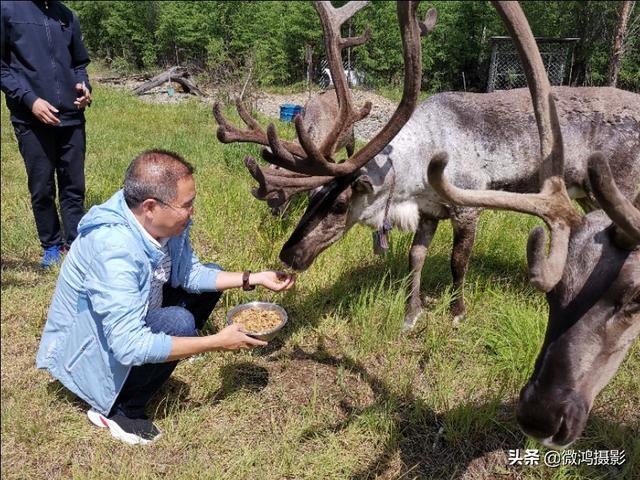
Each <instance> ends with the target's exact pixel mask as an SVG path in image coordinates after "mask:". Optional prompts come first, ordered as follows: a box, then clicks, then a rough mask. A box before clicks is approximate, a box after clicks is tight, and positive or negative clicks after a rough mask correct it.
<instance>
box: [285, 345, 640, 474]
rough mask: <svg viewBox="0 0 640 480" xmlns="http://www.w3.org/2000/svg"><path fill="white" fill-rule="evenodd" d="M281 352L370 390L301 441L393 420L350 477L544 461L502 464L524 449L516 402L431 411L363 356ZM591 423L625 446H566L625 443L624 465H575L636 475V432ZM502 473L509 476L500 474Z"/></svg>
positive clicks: (492, 469)
mask: <svg viewBox="0 0 640 480" xmlns="http://www.w3.org/2000/svg"><path fill="white" fill-rule="evenodd" d="M284 358H288V359H297V360H311V361H314V362H317V363H319V364H323V365H328V366H331V367H333V368H336V369H337V368H339V367H342V368H344V369H347V370H349V371H350V372H352V373H354V374H356V375H357V376H358V377H359V378H360V379H362V381H364V382H366V383H367V384H368V385H369V386H370V388H371V390H372V392H373V402H371V403H370V404H369V405H367V406H365V407H363V408H353V407H349V406H343V404H342V403H341V407H342V408H343V413H344V417H345V419H344V420H340V421H338V422H335V423H332V424H328V425H326V426H325V427H323V428H317V427H314V428H310V429H308V430H307V431H305V432H303V434H302V435H301V441H302V442H306V441H310V440H317V439H318V438H323V437H328V436H330V435H335V434H338V433H340V432H341V431H346V432H348V431H349V427H350V426H351V425H352V424H354V423H359V424H362V420H363V418H366V417H367V416H368V415H369V414H373V415H375V413H376V412H382V413H384V414H385V416H386V417H387V418H391V419H392V421H393V425H392V426H390V427H389V426H384V427H383V428H384V432H381V433H382V435H381V437H383V438H385V437H386V440H385V442H384V444H383V446H382V448H381V449H379V450H380V453H379V454H378V455H377V456H376V457H375V458H371V459H370V460H369V462H368V463H367V464H366V465H365V466H363V467H361V468H360V469H359V470H357V471H356V472H354V473H353V474H352V475H350V476H349V477H348V478H350V479H352V480H361V479H362V480H364V479H370V478H387V477H389V475H392V476H393V478H405V477H406V478H420V479H423V478H424V479H431V478H452V479H461V478H520V476H519V474H520V473H522V472H523V469H526V468H532V469H535V468H542V467H541V466H533V467H523V466H508V457H507V452H508V450H513V449H520V451H521V452H522V451H523V449H525V448H528V447H526V446H525V440H526V437H525V435H524V434H523V433H522V432H521V431H520V429H519V427H518V425H517V422H516V419H515V407H516V405H515V403H514V402H502V401H499V400H496V399H488V400H487V401H486V402H485V403H462V404H460V405H458V406H456V407H455V408H453V409H451V410H448V411H446V412H444V413H436V412H434V411H433V410H432V409H431V408H430V407H428V406H427V405H426V404H425V403H424V401H423V400H422V399H420V398H418V397H416V396H414V395H413V394H412V393H408V394H399V393H397V392H395V391H394V390H393V389H392V388H390V386H389V385H388V384H386V383H385V382H384V381H382V380H381V379H380V378H378V377H377V376H376V375H374V374H372V373H370V371H369V370H368V369H367V368H366V366H364V365H363V364H362V363H360V362H357V361H354V360H353V359H351V358H348V357H347V356H340V357H338V356H335V355H333V354H331V353H330V352H329V351H327V350H326V349H325V348H324V346H323V344H322V342H320V343H319V345H318V348H317V349H316V351H314V352H312V353H307V352H305V351H303V350H301V349H296V350H295V351H294V352H292V353H287V354H280V355H278V356H274V358H273V360H276V359H284ZM589 422H590V423H591V424H592V425H600V428H606V429H607V430H608V431H609V432H613V436H614V437H615V438H622V439H623V445H602V446H597V447H594V446H593V445H588V446H584V447H583V448H582V449H581V448H580V440H579V441H578V444H577V446H576V447H572V448H574V449H577V450H589V449H591V450H593V449H594V448H601V449H607V450H608V449H612V448H613V449H624V450H625V451H626V452H627V462H629V464H628V465H624V466H623V467H621V468H617V467H613V466H610V465H605V466H598V467H591V466H588V465H581V466H579V467H575V468H577V469H578V471H580V473H582V474H586V475H587V477H588V478H592V476H593V475H596V474H597V476H598V477H599V478H611V479H614V478H616V479H618V478H629V479H631V478H637V477H635V476H634V469H635V468H636V467H635V466H634V465H633V462H634V459H633V458H630V457H634V456H636V455H638V454H640V452H639V451H638V445H637V442H636V441H635V439H636V438H638V433H639V432H638V431H636V430H634V429H632V428H629V427H626V426H622V425H619V424H615V423H611V422H610V421H608V420H605V419H602V418H599V417H598V416H597V415H591V418H590V420H589ZM368 425H375V423H374V424H372V423H368ZM369 428H372V427H371V426H370V427H369ZM373 428H374V429H375V426H374V427H373ZM593 428H595V429H598V427H593ZM590 430H591V429H590V428H589V427H588V428H587V432H586V433H585V434H583V436H587V435H589V432H590ZM373 433H374V434H375V432H373ZM534 448H541V447H534ZM541 458H542V453H541ZM541 465H542V461H541ZM625 467H626V468H625ZM636 473H637V472H636ZM503 475H507V477H502V476H503ZM585 478H586V477H585Z"/></svg>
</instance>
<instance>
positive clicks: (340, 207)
mask: <svg viewBox="0 0 640 480" xmlns="http://www.w3.org/2000/svg"><path fill="white" fill-rule="evenodd" d="M348 209H349V205H348V204H347V202H342V201H341V202H337V203H336V204H335V205H334V206H333V213H337V214H339V215H342V214H344V213H347V210H348Z"/></svg>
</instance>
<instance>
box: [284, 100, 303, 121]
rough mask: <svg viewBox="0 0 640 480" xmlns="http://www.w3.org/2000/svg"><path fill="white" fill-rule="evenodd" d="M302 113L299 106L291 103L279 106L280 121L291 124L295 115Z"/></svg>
mask: <svg viewBox="0 0 640 480" xmlns="http://www.w3.org/2000/svg"><path fill="white" fill-rule="evenodd" d="M303 111H304V108H302V106H301V105H294V104H292V103H284V104H282V105H280V121H282V122H291V121H292V120H293V119H294V118H295V116H296V115H299V114H301V113H302V112H303Z"/></svg>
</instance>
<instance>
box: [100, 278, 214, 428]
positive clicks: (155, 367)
mask: <svg viewBox="0 0 640 480" xmlns="http://www.w3.org/2000/svg"><path fill="white" fill-rule="evenodd" d="M221 296H222V292H205V293H199V294H198V293H187V292H186V291H184V290H183V289H182V288H179V287H178V288H173V287H171V285H169V284H165V285H164V289H163V293H162V308H158V309H156V310H152V311H151V312H149V313H148V314H147V318H146V322H147V326H148V327H149V328H150V329H151V331H152V332H154V333H157V332H164V333H166V334H167V335H171V336H175V337H193V336H197V335H198V332H197V331H198V330H202V328H203V327H204V324H205V322H206V320H207V318H209V315H211V312H212V311H213V308H214V307H215V306H216V303H218V300H219V299H220V297H221ZM177 365H178V362H177V361H173V362H165V363H148V364H145V365H139V366H136V367H132V368H131V372H130V373H129V376H128V377H127V380H126V381H125V383H124V385H123V387H122V390H120V393H119V394H118V398H117V399H116V401H115V402H114V404H113V407H112V408H111V412H110V415H114V414H120V415H124V416H126V417H129V418H144V417H146V415H145V406H146V404H147V402H148V401H149V400H150V399H151V397H152V396H153V395H154V394H155V393H156V392H157V391H158V390H160V388H161V387H162V385H163V384H164V383H165V382H166V381H167V380H168V379H169V377H170V376H171V374H172V373H173V370H174V369H175V368H176V366H177Z"/></svg>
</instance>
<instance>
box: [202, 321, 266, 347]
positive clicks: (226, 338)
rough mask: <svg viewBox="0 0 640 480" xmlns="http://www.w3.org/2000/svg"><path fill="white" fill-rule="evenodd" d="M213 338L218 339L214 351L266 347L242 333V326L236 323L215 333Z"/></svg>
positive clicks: (261, 342) (264, 343)
mask: <svg viewBox="0 0 640 480" xmlns="http://www.w3.org/2000/svg"><path fill="white" fill-rule="evenodd" d="M215 336H216V337H218V339H217V342H216V343H218V345H219V346H218V348H217V349H216V350H223V351H225V350H247V349H250V348H255V347H263V346H265V345H267V342H263V341H262V340H258V339H257V338H253V337H250V336H249V335H247V334H246V333H244V330H243V329H242V326H241V325H240V324H238V323H232V324H231V325H228V326H226V327H225V328H223V329H222V330H220V331H219V332H218V333H216V334H215Z"/></svg>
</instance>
